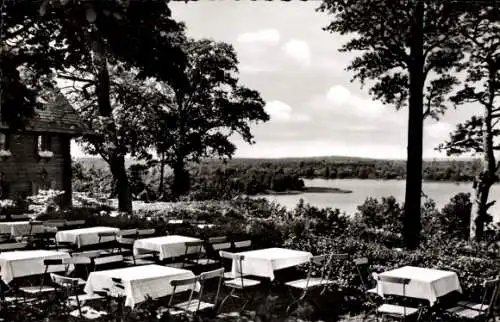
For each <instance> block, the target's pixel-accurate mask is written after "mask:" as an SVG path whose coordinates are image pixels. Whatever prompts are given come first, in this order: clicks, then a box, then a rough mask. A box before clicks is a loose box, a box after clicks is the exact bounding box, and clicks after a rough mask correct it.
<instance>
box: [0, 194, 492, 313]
mask: <svg viewBox="0 0 500 322" xmlns="http://www.w3.org/2000/svg"><path fill="white" fill-rule="evenodd" d="M245 202H247V203H248V204H245V205H244V206H243V205H241V204H239V205H238V204H233V205H232V206H233V207H235V208H236V209H240V210H241V209H243V208H246V209H247V210H248V209H249V208H251V207H254V209H253V213H254V215H253V217H252V218H238V217H234V218H232V219H231V222H230V223H228V220H229V217H227V216H228V213H230V212H228V211H227V209H226V210H225V211H224V213H225V214H226V215H225V218H224V215H222V214H221V212H220V209H219V210H214V209H207V208H208V207H209V206H207V205H206V204H205V205H203V203H200V205H198V206H199V207H200V208H198V209H197V210H196V211H195V210H193V209H191V212H183V211H178V212H177V213H175V212H163V215H162V216H160V215H158V214H159V213H160V212H159V211H158V213H157V214H156V215H151V213H150V212H149V213H147V214H148V218H149V220H144V218H143V219H141V217H140V215H139V216H134V217H129V216H123V215H117V216H114V217H112V216H110V215H108V214H104V213H103V212H102V210H99V209H98V208H92V209H91V210H90V209H88V208H85V209H87V210H89V212H88V213H87V215H82V212H81V211H82V209H80V212H78V211H76V209H74V211H73V212H72V213H71V214H69V215H67V216H68V218H66V219H64V220H62V219H58V220H57V219H51V220H48V219H47V220H39V221H37V220H33V219H28V220H26V218H25V219H23V218H18V220H17V221H12V220H10V221H6V219H5V220H4V221H3V222H0V230H1V232H2V236H3V239H2V243H0V249H1V252H0V267H1V272H2V281H3V283H2V284H3V287H2V313H3V314H2V316H3V317H4V320H5V321H18V320H19V317H17V318H16V314H17V313H18V312H23V317H24V318H25V320H26V321H28V320H32V321H37V320H41V319H49V320H50V321H58V320H61V321H65V320H68V319H76V320H81V319H84V320H85V319H90V320H97V321H110V320H116V319H120V321H164V320H165V319H167V317H168V318H171V319H172V320H173V321H184V320H186V319H192V318H194V317H196V318H198V319H201V320H203V321H205V320H229V321H245V320H248V321H259V320H260V321H266V320H267V321H287V320H303V321H338V320H339V321H351V320H352V321H356V320H359V321H361V320H374V319H377V318H379V319H380V318H382V317H385V318H387V317H392V318H394V317H399V318H401V317H402V316H403V317H405V318H408V319H411V320H418V319H420V320H450V319H455V318H456V319H458V320H460V319H467V318H469V317H471V316H472V317H487V316H494V315H495V313H496V301H495V300H496V297H497V292H498V290H499V288H498V280H497V279H496V278H495V277H496V272H497V270H496V266H495V263H496V262H495V260H493V259H491V252H490V256H489V258H488V256H485V255H484V253H476V254H475V255H472V254H468V255H466V250H465V249H463V250H461V251H460V250H459V252H461V256H462V258H460V257H458V256H456V255H455V257H453V255H452V254H451V252H450V251H449V250H442V249H441V250H439V254H438V253H436V254H430V253H431V252H428V251H422V250H417V251H414V252H407V251H403V250H400V249H398V248H397V247H382V246H380V245H378V246H376V247H374V246H375V245H371V246H373V247H370V245H368V244H369V242H367V243H361V242H360V240H362V239H363V238H366V237H363V236H357V238H351V237H349V236H346V235H345V234H342V233H341V231H344V230H345V227H344V226H343V225H345V223H344V222H343V218H342V216H340V217H338V218H336V219H335V218H334V219H332V218H331V217H332V213H331V212H328V211H327V213H324V211H323V212H322V211H319V210H317V209H315V208H313V207H309V208H308V206H304V208H302V209H296V210H295V212H296V213H295V215H296V214H297V213H298V212H302V213H304V212H305V213H307V214H306V215H303V218H302V219H307V220H306V221H308V225H309V226H308V229H307V230H308V231H310V232H314V233H317V234H318V235H321V234H319V231H318V227H315V226H314V224H313V223H314V220H313V218H314V217H318V214H322V215H325V217H330V226H329V227H325V230H327V231H330V232H331V234H332V236H330V237H327V236H324V235H323V236H320V238H316V239H315V240H314V241H312V240H309V241H308V243H305V241H306V240H305V239H304V236H301V237H299V236H298V235H295V240H290V238H288V240H281V239H280V238H276V236H272V235H273V234H275V232H272V230H276V229H277V227H278V226H280V225H284V222H286V221H288V220H287V219H286V218H288V217H290V216H289V215H293V214H286V213H285V214H284V213H282V212H280V211H277V209H273V208H272V207H273V206H272V205H269V204H267V203H264V204H257V203H258V201H250V200H247V201H244V202H243V203H245ZM201 205H203V206H201ZM252 205H253V206H252ZM190 207H193V205H190ZM203 207H205V208H203ZM224 207H227V204H225V205H224ZM262 207H270V208H262ZM259 208H260V211H262V212H265V213H270V215H269V216H270V217H268V218H259V217H260V216H259V215H258V214H256V212H255V211H256V209H259ZM208 212H209V213H211V218H212V220H209V219H208V218H206V217H204V214H206V213H208ZM179 214H183V215H181V216H179ZM328 215H329V216H328ZM229 216H235V215H234V214H233V215H231V214H229ZM277 216H282V217H281V219H278V217H277ZM295 217H296V216H295ZM270 219H272V220H270ZM298 220H299V219H297V218H296V219H294V220H290V221H289V222H287V225H288V227H284V226H281V227H279V228H280V229H285V230H290V229H292V228H291V227H292V226H293V225H296V224H297V221H298ZM294 221H295V222H294ZM319 221H321V222H323V223H325V222H327V221H326V220H325V219H324V218H323V219H321V218H320V219H319ZM200 222H203V223H202V224H200ZM270 222H271V223H272V225H274V226H276V227H272V228H270V227H267V228H265V229H266V230H265V229H264V227H265V225H269V223H270ZM248 225H250V228H248V227H249V226H248ZM257 226H259V230H258V231H257V230H256V229H255V228H256V227H257ZM152 227H154V228H153V229H152ZM333 227H337V228H333ZM295 229H296V228H295ZM368 231H370V230H368ZM298 233H300V232H299V231H296V232H295V233H293V234H298ZM371 233H374V232H373V231H371ZM288 234H289V233H288ZM340 236H341V239H339V238H338V237H340ZM381 236H382V235H381ZM289 237H290V235H289ZM310 238H311V237H310ZM292 239H293V238H292ZM356 239H357V241H356ZM373 244H375V243H373ZM440 247H441V246H440ZM436 251H438V250H437V249H436ZM473 259H474V260H473ZM474 266H476V267H475V269H474V268H473V267H474ZM484 280H486V282H485V283H483V281H484ZM48 307H53V308H54V310H49V311H47V308H48ZM56 308H57V309H56ZM167 320H168V319H167ZM23 321H24V320H23Z"/></svg>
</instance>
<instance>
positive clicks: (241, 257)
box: [219, 250, 245, 261]
mask: <svg viewBox="0 0 500 322" xmlns="http://www.w3.org/2000/svg"><path fill="white" fill-rule="evenodd" d="M219 256H220V257H221V258H227V259H232V260H238V261H240V260H244V259H245V256H244V255H240V254H235V253H231V252H226V251H223V250H221V251H219Z"/></svg>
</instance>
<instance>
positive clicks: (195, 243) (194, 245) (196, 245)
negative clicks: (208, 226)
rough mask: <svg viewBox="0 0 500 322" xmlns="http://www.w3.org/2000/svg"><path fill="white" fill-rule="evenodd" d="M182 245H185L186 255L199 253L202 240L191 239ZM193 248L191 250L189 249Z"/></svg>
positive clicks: (201, 247)
mask: <svg viewBox="0 0 500 322" xmlns="http://www.w3.org/2000/svg"><path fill="white" fill-rule="evenodd" d="M184 246H185V247H186V255H187V254H199V253H201V250H202V249H203V241H201V240H200V241H191V242H185V243H184ZM190 250H193V251H190Z"/></svg>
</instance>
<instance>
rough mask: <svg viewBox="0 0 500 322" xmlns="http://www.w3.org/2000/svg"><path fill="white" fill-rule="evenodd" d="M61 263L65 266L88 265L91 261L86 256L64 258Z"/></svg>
mask: <svg viewBox="0 0 500 322" xmlns="http://www.w3.org/2000/svg"><path fill="white" fill-rule="evenodd" d="M62 262H63V264H67V265H90V264H91V263H92V259H91V258H90V257H86V256H76V257H66V258H63V260H62Z"/></svg>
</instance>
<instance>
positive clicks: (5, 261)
mask: <svg viewBox="0 0 500 322" xmlns="http://www.w3.org/2000/svg"><path fill="white" fill-rule="evenodd" d="M68 257H70V255H69V254H68V253H64V252H58V251H53V250H19V251H13V252H5V253H1V254H0V274H1V275H2V279H3V280H4V281H5V282H6V283H9V282H11V281H12V280H13V279H14V278H16V277H22V276H32V275H38V274H43V272H44V271H45V265H43V261H44V260H45V259H59V258H68ZM65 268H66V267H65V265H51V266H49V270H48V272H61V271H64V270H65ZM73 268H74V267H73V265H71V266H70V268H69V269H70V270H73Z"/></svg>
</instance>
